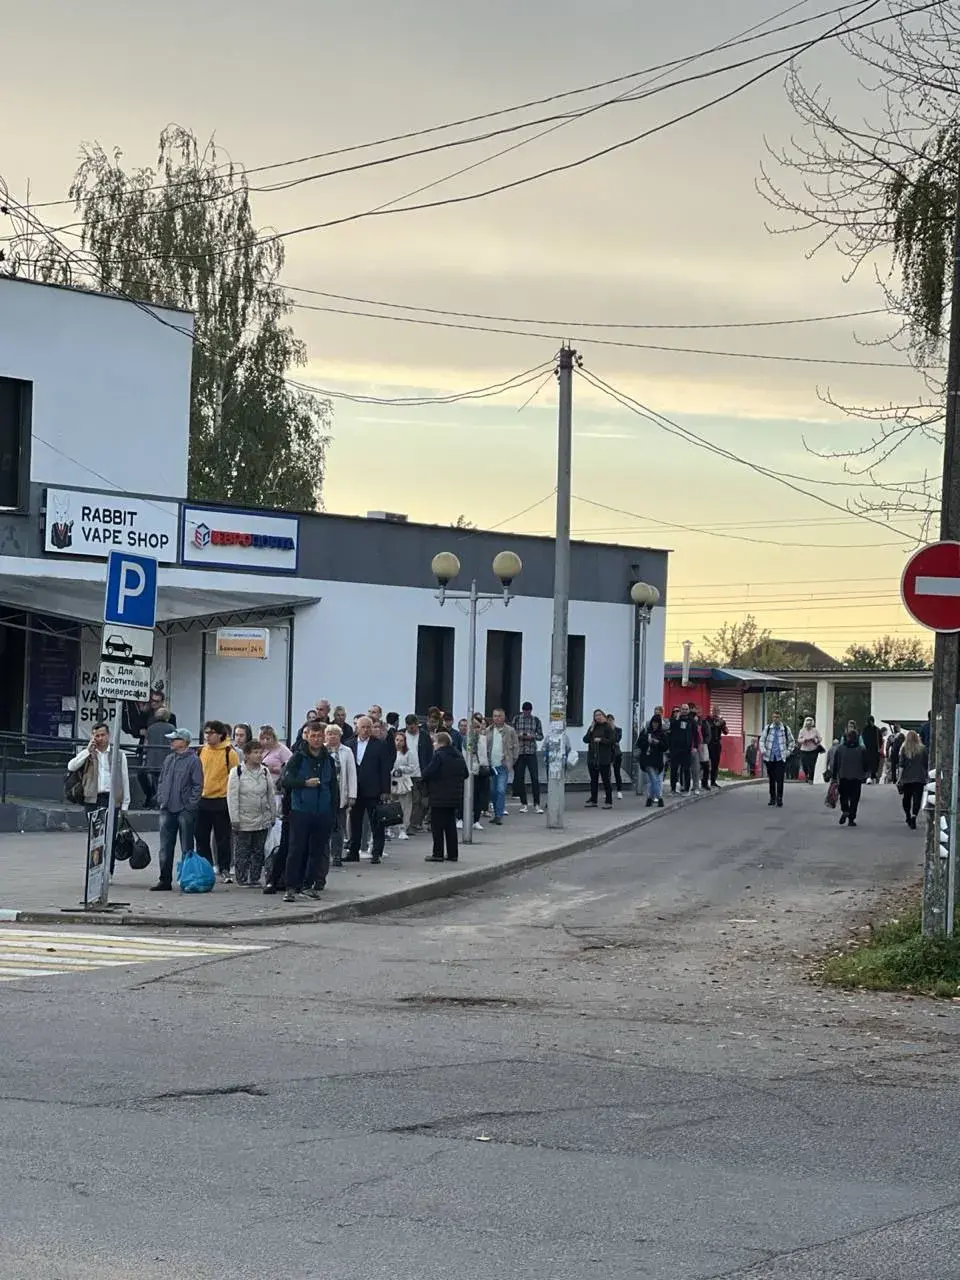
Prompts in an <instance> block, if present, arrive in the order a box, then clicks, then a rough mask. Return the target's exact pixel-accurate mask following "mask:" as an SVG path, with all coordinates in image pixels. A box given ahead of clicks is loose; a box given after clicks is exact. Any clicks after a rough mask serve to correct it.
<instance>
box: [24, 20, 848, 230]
mask: <svg viewBox="0 0 960 1280" xmlns="http://www.w3.org/2000/svg"><path fill="white" fill-rule="evenodd" d="M806 3H808V0H798V2H797V3H794V4H791V5H788V6H787V7H786V8H785V9H783V10H781V11H780V12H779V13H776V14H773V15H771V17H769V18H766V19H764V20H763V21H761V22H757V23H755V24H754V25H753V26H751V27H747V28H746V30H745V31H743V32H741V33H740V34H738V35H736V36H733V37H730V38H729V39H727V40H725V41H723V42H721V43H719V44H715V45H712V46H709V47H707V48H705V49H701V50H699V51H698V52H696V53H692V54H687V55H685V56H684V57H682V58H673V59H671V60H669V61H667V62H661V63H657V64H654V65H653V66H650V67H642V68H638V69H637V70H635V71H630V72H627V73H626V74H624V75H620V76H614V77H612V78H610V79H606V80H599V81H595V82H594V83H592V84H588V85H584V86H582V87H580V88H577V89H567V90H564V91H562V92H560V93H554V94H549V95H547V96H546V97H541V98H532V99H528V100H527V101H526V102H522V103H518V104H516V105H514V106H510V107H500V108H498V109H496V110H494V111H487V112H481V113H479V114H475V115H472V116H465V117H463V118H461V119H459V120H452V121H447V122H445V123H443V124H439V125H431V126H429V127H427V128H424V129H414V130H410V131H408V132H405V133H399V134H392V135H390V136H388V137H383V138H377V139H374V140H372V141H367V142H361V143H354V144H352V145H350V146H344V147H337V148H334V149H333V150H328V151H319V152H315V153H313V154H311V155H306V156H299V157H296V158H293V159H288V160H278V161H272V162H270V163H267V164H262V165H255V166H253V167H252V168H249V169H243V173H244V175H246V176H249V175H250V174H257V173H266V172H269V171H272V170H276V169H283V168H290V167H295V166H297V165H301V164H309V163H312V162H314V161H316V160H325V159H331V158H333V157H336V156H340V155H348V154H351V153H355V152H359V151H366V150H371V149H375V148H377V147H381V146H388V145H391V144H393V143H396V142H406V141H410V140H412V139H415V138H423V137H429V136H431V135H432V134H435V133H441V132H447V131H448V130H450V129H457V128H461V127H463V126H465V125H470V124H478V123H481V122H483V121H486V120H493V119H497V118H500V117H502V116H504V115H513V114H516V113H518V112H521V111H527V110H530V109H531V108H533V107H539V106H546V105H549V104H550V103H553V102H559V101H562V100H564V99H566V98H571V97H579V96H582V95H584V94H587V93H593V92H596V91H598V90H600V89H605V88H610V87H612V86H613V85H617V84H625V83H627V82H628V81H631V80H636V79H639V78H640V77H641V76H651V75H654V74H655V73H664V72H667V71H670V70H673V69H674V68H677V67H683V66H686V65H688V64H690V63H691V62H696V61H699V60H700V59H702V58H706V57H710V56H712V55H713V54H716V53H720V52H723V51H724V50H727V49H732V48H737V47H739V46H740V45H744V44H751V43H754V42H756V41H758V40H763V39H768V38H769V37H770V36H773V35H779V34H781V33H782V32H784V31H789V30H793V29H795V28H797V27H802V26H806V25H809V24H810V23H811V22H816V21H819V20H820V19H821V18H825V17H833V16H837V15H840V14H843V13H845V12H846V11H848V10H850V9H856V8H857V7H858V3H859V0H857V2H856V3H849V4H842V5H839V6H837V7H835V8H833V9H828V10H824V11H821V12H819V13H815V14H811V15H810V16H809V17H806V18H801V19H798V20H796V21H794V22H790V23H786V24H784V25H782V26H779V27H770V29H769V30H763V28H765V27H769V25H770V23H772V22H776V21H777V20H778V19H779V18H782V17H786V16H787V15H788V14H790V13H793V12H794V11H795V10H797V9H799V8H802V7H803V5H804V4H806ZM753 33H759V34H753ZM759 56H760V57H763V56H771V55H759ZM680 83H683V82H680ZM666 87H668V88H669V87H672V86H669V85H668V86H666ZM624 100H627V99H625V95H623V94H621V95H618V96H617V97H615V98H611V99H609V100H607V101H606V102H603V103H599V104H594V105H593V106H591V107H588V108H581V110H580V112H573V113H569V118H570V119H576V118H578V117H579V115H580V114H586V113H588V112H590V111H594V110H597V109H598V108H599V107H602V106H608V105H613V104H614V103H618V102H622V101H624ZM559 118H561V117H557V116H548V117H544V118H543V119H541V120H529V121H527V122H526V123H525V124H521V125H516V126H514V128H516V129H524V128H533V127H534V126H536V125H537V124H540V123H545V122H546V121H548V120H553V119H559ZM492 136H494V134H487V135H483V137H492ZM483 137H479V138H472V139H466V140H465V141H467V142H469V141H481V140H483ZM447 145H451V146H456V145H462V142H453V143H450V144H447ZM414 154H417V153H414ZM394 158H406V157H405V156H401V157H387V158H386V161H385V162H386V163H389V162H390V161H391V160H392V159H394ZM233 165H234V162H233V161H232V160H231V161H228V162H224V163H223V164H221V165H220V166H217V167H219V168H230V167H233ZM313 176H314V177H324V176H331V175H328V174H320V175H313ZM306 180H309V178H308V179H306ZM297 181H298V182H299V181H304V179H298V180H297ZM192 185H193V184H192V182H185V183H175V184H166V183H160V184H157V185H155V186H153V187H148V188H145V190H146V191H161V190H164V189H176V188H177V187H179V186H192ZM288 185H295V184H288ZM282 189H285V184H278V185H277V186H276V187H273V188H270V187H264V188H251V190H263V191H269V190H282ZM399 198H401V199H402V198H403V197H399ZM71 204H75V201H73V200H70V199H62V200H45V201H37V202H35V203H32V204H31V205H30V207H31V208H32V209H48V208H55V207H62V206H65V205H71ZM74 225H76V224H74ZM65 229H66V228H61V230H65Z"/></svg>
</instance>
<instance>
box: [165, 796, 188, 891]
mask: <svg viewBox="0 0 960 1280" xmlns="http://www.w3.org/2000/svg"><path fill="white" fill-rule="evenodd" d="M196 824H197V815H196V812H195V811H194V810H193V809H181V810H180V812H179V813H171V812H170V810H169V809H161V810H160V883H161V884H172V883H173V850H174V846H175V845H176V843H177V836H179V837H180V857H181V858H182V857H183V855H184V854H185V853H189V852H190V850H191V849H192V848H193V832H194V828H195V826H196Z"/></svg>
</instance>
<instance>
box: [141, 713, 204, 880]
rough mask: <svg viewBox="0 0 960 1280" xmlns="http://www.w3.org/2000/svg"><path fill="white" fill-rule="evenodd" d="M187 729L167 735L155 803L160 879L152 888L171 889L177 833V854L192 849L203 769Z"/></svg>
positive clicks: (177, 730) (176, 730) (201, 788)
mask: <svg viewBox="0 0 960 1280" xmlns="http://www.w3.org/2000/svg"><path fill="white" fill-rule="evenodd" d="M190 739H191V734H190V730H189V729H174V730H173V732H172V733H168V734H167V741H168V742H169V743H170V753H169V755H168V756H167V758H166V759H165V760H164V762H163V768H162V769H161V770H160V782H159V784H158V786H157V806H158V808H159V810H160V879H159V880H158V881H157V883H156V884H155V885H153V887H152V890H153V892H156V891H158V890H161V891H162V890H167V889H172V888H173V850H174V846H175V845H176V843H177V836H178V835H179V836H180V853H181V855H182V854H184V853H187V852H188V851H189V850H191V849H192V848H193V832H194V828H195V826H196V822H197V808H198V806H199V804H200V796H201V794H202V793H203V768H202V766H201V764H200V761H199V759H198V758H197V756H196V754H195V753H194V752H193V751H191V750H190Z"/></svg>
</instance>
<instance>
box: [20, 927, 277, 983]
mask: <svg viewBox="0 0 960 1280" xmlns="http://www.w3.org/2000/svg"><path fill="white" fill-rule="evenodd" d="M266 949H267V948H266V947H262V946H251V945H249V944H242V943H232V942H231V943H228V942H202V941H200V940H199V939H183V938H164V937H139V936H138V935H136V934H113V933H78V932H72V931H64V930H60V929H50V930H40V929H0V982H16V981H18V980H20V979H23V978H35V977H38V976H39V977H49V976H51V975H52V974H59V973H84V972H88V971H89V970H91V969H118V968H122V967H124V966H127V965H135V964H147V963H149V962H150V961H153V962H154V963H156V962H157V961H158V960H168V961H169V960H186V959H189V958H194V957H196V958H203V957H204V956H226V955H242V954H243V953H245V952H246V953H249V952H254V951H265V950H266Z"/></svg>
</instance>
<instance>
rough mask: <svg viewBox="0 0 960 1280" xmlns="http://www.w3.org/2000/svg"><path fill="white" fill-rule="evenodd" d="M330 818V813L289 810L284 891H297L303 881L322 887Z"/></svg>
mask: <svg viewBox="0 0 960 1280" xmlns="http://www.w3.org/2000/svg"><path fill="white" fill-rule="evenodd" d="M333 821H334V820H333V818H332V816H331V815H330V814H326V813H304V812H302V811H301V810H299V809H293V810H291V812H290V852H289V854H288V855H287V866H286V870H285V876H286V885H287V892H288V893H289V892H291V891H292V892H293V893H300V891H301V890H302V889H303V886H304V884H309V885H312V886H313V887H314V888H316V889H322V888H323V886H324V885H325V884H326V883H327V872H328V871H329V870H330V832H331V831H332V829H333Z"/></svg>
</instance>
